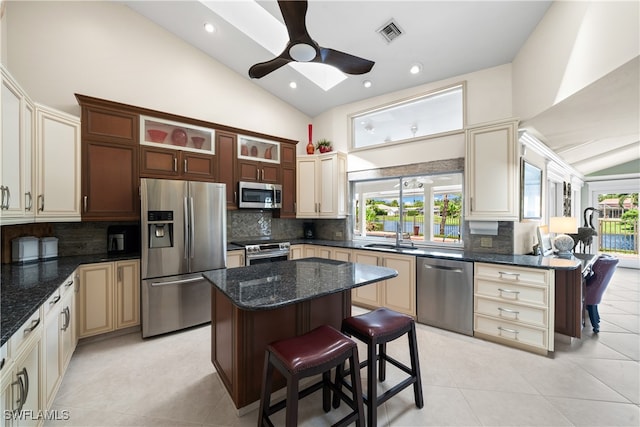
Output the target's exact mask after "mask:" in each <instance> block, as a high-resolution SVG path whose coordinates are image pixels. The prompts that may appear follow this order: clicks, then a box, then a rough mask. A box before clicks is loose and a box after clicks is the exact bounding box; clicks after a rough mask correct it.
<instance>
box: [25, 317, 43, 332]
mask: <svg viewBox="0 0 640 427" xmlns="http://www.w3.org/2000/svg"><path fill="white" fill-rule="evenodd" d="M39 324H40V318H39V317H38V318H37V319H35V320H32V321H31V326H29V327H28V328H24V334H25V335H29V334H30V333H31V332H32V331H33V330H34V329H35V328H37V327H38V325H39Z"/></svg>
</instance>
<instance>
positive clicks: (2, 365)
mask: <svg viewBox="0 0 640 427" xmlns="http://www.w3.org/2000/svg"><path fill="white" fill-rule="evenodd" d="M5 362H6V359H5V358H4V357H3V358H2V362H0V371H1V370H2V368H4V363H5Z"/></svg>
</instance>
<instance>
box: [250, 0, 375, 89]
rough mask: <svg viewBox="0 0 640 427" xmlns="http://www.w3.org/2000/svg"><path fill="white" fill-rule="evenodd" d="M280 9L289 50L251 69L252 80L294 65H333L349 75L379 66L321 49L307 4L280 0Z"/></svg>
mask: <svg viewBox="0 0 640 427" xmlns="http://www.w3.org/2000/svg"><path fill="white" fill-rule="evenodd" d="M278 6H280V12H281V13H282V18H283V19H284V23H285V25H286V27H287V32H288V33H289V43H287V46H286V47H285V48H284V50H283V51H282V53H281V54H280V55H279V56H277V57H275V58H273V59H271V60H269V61H266V62H260V63H258V64H255V65H253V66H252V67H251V68H249V76H250V77H251V78H253V79H259V78H262V77H264V76H266V75H267V74H269V73H271V72H272V71H275V70H277V69H278V68H280V67H282V66H284V65H286V64H288V63H289V62H291V61H295V62H318V63H320V64H327V65H332V66H334V67H336V68H337V69H339V70H340V71H342V72H343V73H347V74H365V73H368V72H369V71H371V68H372V67H373V64H375V62H373V61H369V60H368V59H364V58H359V57H357V56H354V55H350V54H348V53H344V52H340V51H338V50H334V49H330V48H326V47H321V46H320V45H318V43H316V42H315V41H314V40H313V39H312V38H311V36H310V35H309V32H308V31H307V25H306V23H305V20H306V15H307V6H308V4H307V1H285V0H279V1H278Z"/></svg>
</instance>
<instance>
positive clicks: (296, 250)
mask: <svg viewBox="0 0 640 427" xmlns="http://www.w3.org/2000/svg"><path fill="white" fill-rule="evenodd" d="M304 247H305V245H291V247H290V248H289V259H300V258H304Z"/></svg>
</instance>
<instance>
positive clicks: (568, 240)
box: [549, 216, 578, 258]
mask: <svg viewBox="0 0 640 427" xmlns="http://www.w3.org/2000/svg"><path fill="white" fill-rule="evenodd" d="M549 231H550V232H551V233H556V238H555V240H554V241H553V245H554V246H555V247H556V249H557V250H558V256H559V257H561V258H571V256H572V254H571V249H573V245H574V242H573V237H571V236H568V235H567V234H565V233H577V232H578V220H577V219H576V218H572V217H569V216H554V217H551V218H550V219H549Z"/></svg>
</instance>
